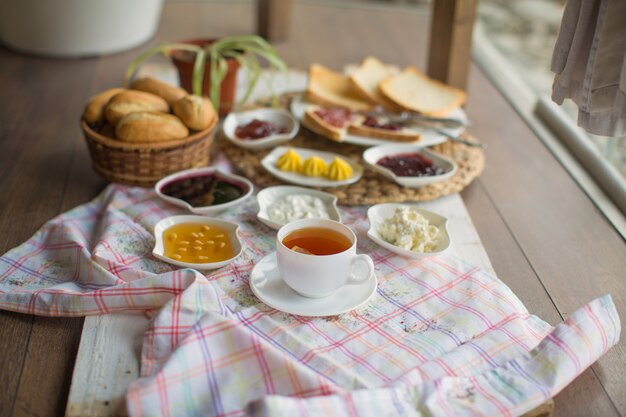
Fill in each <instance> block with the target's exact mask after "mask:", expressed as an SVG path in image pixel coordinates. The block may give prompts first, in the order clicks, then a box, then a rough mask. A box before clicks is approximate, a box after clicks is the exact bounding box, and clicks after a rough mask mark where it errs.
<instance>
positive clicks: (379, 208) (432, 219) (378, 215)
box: [367, 203, 450, 259]
mask: <svg viewBox="0 0 626 417" xmlns="http://www.w3.org/2000/svg"><path fill="white" fill-rule="evenodd" d="M402 206H408V207H411V208H412V209H414V210H415V211H417V212H418V213H420V214H421V215H422V216H424V217H425V218H426V219H427V220H428V222H429V223H430V224H432V225H434V226H436V227H437V228H438V229H439V232H440V238H439V243H438V244H437V246H436V247H435V249H434V250H433V251H432V252H424V253H422V252H414V251H411V250H407V249H403V248H400V247H398V246H395V245H392V244H391V243H389V242H387V241H386V240H385V239H383V238H382V237H381V236H380V233H378V227H379V225H380V224H381V223H382V222H383V221H384V220H385V219H388V218H390V217H393V215H394V214H395V212H396V208H398V207H402ZM367 218H368V219H369V222H370V228H369V230H368V231H367V236H368V237H369V238H370V239H372V240H373V241H374V242H376V243H378V244H379V245H380V246H382V247H383V248H385V249H387V250H389V251H391V252H394V253H397V254H398V255H400V256H404V257H406V258H416V259H417V258H423V257H427V256H435V255H439V254H441V253H443V252H445V251H446V250H447V249H448V248H449V247H450V234H449V233H448V219H447V218H446V217H443V216H441V215H439V214H437V213H433V212H432V211H428V210H424V209H421V208H417V207H415V206H411V205H409V204H397V203H385V204H376V205H375V206H372V207H370V208H369V209H368V210H367Z"/></svg>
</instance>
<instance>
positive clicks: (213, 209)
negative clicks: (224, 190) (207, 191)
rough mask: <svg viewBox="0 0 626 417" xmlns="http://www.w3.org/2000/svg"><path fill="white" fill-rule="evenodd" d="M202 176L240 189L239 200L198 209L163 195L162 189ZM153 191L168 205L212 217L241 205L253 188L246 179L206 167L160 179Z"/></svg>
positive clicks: (178, 199)
mask: <svg viewBox="0 0 626 417" xmlns="http://www.w3.org/2000/svg"><path fill="white" fill-rule="evenodd" d="M203 176H217V178H218V179H220V180H223V181H225V182H229V183H231V184H233V185H236V186H237V187H239V188H241V189H242V191H243V194H242V195H241V196H240V197H239V198H237V199H235V200H232V201H229V202H227V203H223V204H215V205H211V206H204V207H200V206H192V205H191V204H189V203H188V202H186V201H185V200H182V199H180V198H176V197H172V196H170V195H167V194H164V192H163V190H164V188H165V187H166V186H167V185H169V184H172V183H174V182H176V181H181V180H184V179H187V178H196V177H203ZM154 190H155V191H156V193H157V195H158V196H159V197H161V198H162V199H163V200H165V201H169V202H170V203H172V204H175V205H177V206H179V207H183V208H186V209H187V210H189V211H191V212H192V213H195V214H202V215H205V216H212V215H215V214H217V213H219V212H220V211H222V210H225V209H227V208H231V207H233V206H235V205H237V204H241V203H242V202H243V201H245V200H246V199H247V198H248V197H250V196H251V195H252V192H253V191H254V186H253V185H252V183H251V182H250V181H249V180H248V179H247V178H244V177H241V176H239V175H234V174H229V173H226V172H222V171H220V170H219V169H217V168H214V167H207V168H194V169H188V170H186V171H179V172H176V173H174V174H172V175H168V176H167V177H165V178H163V179H161V180H160V181H159V182H157V183H156V185H155V186H154Z"/></svg>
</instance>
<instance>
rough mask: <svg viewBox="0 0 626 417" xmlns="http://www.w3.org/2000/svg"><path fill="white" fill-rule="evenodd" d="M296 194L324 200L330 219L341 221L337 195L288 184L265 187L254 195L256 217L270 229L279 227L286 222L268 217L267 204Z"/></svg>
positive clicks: (269, 204)
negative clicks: (256, 204)
mask: <svg viewBox="0 0 626 417" xmlns="http://www.w3.org/2000/svg"><path fill="white" fill-rule="evenodd" d="M296 194H304V195H310V196H312V197H317V198H319V199H320V200H322V201H323V202H324V205H325V206H326V211H328V215H329V216H330V219H331V220H335V221H338V222H341V215H340V214H339V210H338V209H337V197H335V196H334V195H332V194H329V193H325V192H322V191H317V190H311V189H309V188H303V187H295V186H290V185H279V186H276V187H269V188H265V189H264V190H262V191H259V193H258V194H257V196H256V200H257V202H258V203H259V212H258V213H257V218H258V219H259V220H260V221H261V222H262V223H263V224H266V225H267V226H269V227H271V228H272V229H276V230H278V229H280V228H281V227H282V226H284V225H285V224H287V222H286V223H279V222H276V221H273V220H272V219H270V216H269V214H268V212H267V209H268V208H269V206H271V205H272V204H273V203H274V202H276V201H278V200H280V199H281V198H283V197H285V196H288V195H296Z"/></svg>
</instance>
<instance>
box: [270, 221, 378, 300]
mask: <svg viewBox="0 0 626 417" xmlns="http://www.w3.org/2000/svg"><path fill="white" fill-rule="evenodd" d="M305 228H325V229H331V230H334V231H335V232H339V233H340V234H341V235H343V236H345V237H346V238H347V239H348V240H349V241H350V243H351V246H350V247H349V248H348V249H346V250H344V251H342V252H339V253H335V254H332V255H309V254H305V253H300V252H296V251H293V250H291V249H289V248H288V247H287V246H285V245H284V244H283V239H284V238H285V237H286V236H288V235H289V234H290V233H292V232H294V231H296V230H300V229H305ZM276 239H277V242H276V257H277V260H278V270H279V272H280V275H281V277H282V279H283V281H285V283H286V284H287V285H288V286H289V287H291V289H293V290H294V291H296V292H297V293H299V294H300V295H303V296H305V297H309V298H322V297H327V296H329V295H331V294H332V293H333V292H335V291H336V290H337V289H339V288H341V287H343V286H344V285H346V284H348V285H354V284H362V283H364V282H365V281H367V280H368V279H369V277H370V276H371V275H372V274H373V273H374V262H372V258H370V257H369V256H367V255H357V254H356V235H355V234H354V232H353V231H352V230H350V228H348V227H347V226H345V225H343V224H341V223H339V222H336V221H334V220H326V219H303V220H297V221H295V222H292V223H288V224H286V225H284V226H283V227H281V228H280V230H278V234H277V235H276ZM358 262H361V263H363V264H364V265H365V266H366V267H367V268H366V269H367V272H366V273H361V274H359V275H357V274H355V273H354V272H355V271H354V267H355V265H356V264H357V263H358ZM359 272H363V271H362V268H361V271H359Z"/></svg>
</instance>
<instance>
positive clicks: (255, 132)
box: [235, 119, 287, 139]
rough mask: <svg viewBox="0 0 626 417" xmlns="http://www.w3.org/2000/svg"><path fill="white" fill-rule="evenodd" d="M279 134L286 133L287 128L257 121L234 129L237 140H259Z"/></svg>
mask: <svg viewBox="0 0 626 417" xmlns="http://www.w3.org/2000/svg"><path fill="white" fill-rule="evenodd" d="M281 133H287V128H286V127H283V126H278V125H276V124H274V123H272V122H266V121H263V120H259V119H254V120H252V121H251V122H250V123H248V124H247V125H243V126H237V129H235V135H236V136H237V137H238V138H239V139H261V138H265V137H267V136H270V135H275V134H281Z"/></svg>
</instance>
